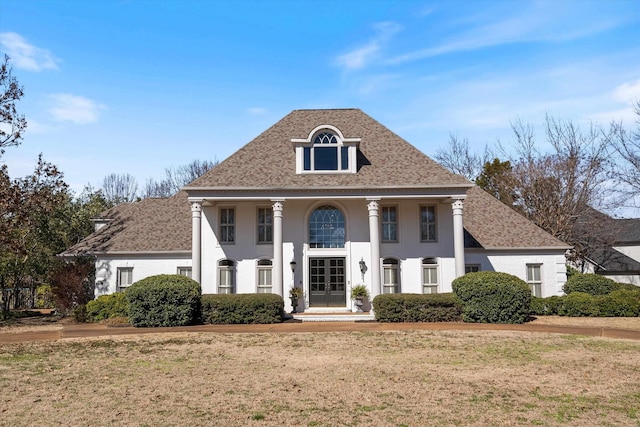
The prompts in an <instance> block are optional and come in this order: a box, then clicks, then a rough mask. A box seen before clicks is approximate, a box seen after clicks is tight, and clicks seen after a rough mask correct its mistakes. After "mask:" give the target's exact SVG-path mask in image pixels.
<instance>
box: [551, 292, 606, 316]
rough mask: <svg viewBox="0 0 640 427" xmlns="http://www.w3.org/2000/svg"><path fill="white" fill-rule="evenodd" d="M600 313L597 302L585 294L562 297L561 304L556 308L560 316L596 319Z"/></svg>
mask: <svg viewBox="0 0 640 427" xmlns="http://www.w3.org/2000/svg"><path fill="white" fill-rule="evenodd" d="M599 313H600V309H599V308H598V301H597V300H596V298H595V297H594V296H593V295H590V294H588V293H586V292H571V293H570V294H569V295H565V296H564V297H562V304H561V305H560V306H559V307H558V314H559V315H560V316H569V317H596V316H598V314H599Z"/></svg>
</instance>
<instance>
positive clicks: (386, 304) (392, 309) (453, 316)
mask: <svg viewBox="0 0 640 427" xmlns="http://www.w3.org/2000/svg"><path fill="white" fill-rule="evenodd" d="M373 309H374V312H375V314H376V320H377V321H378V322H455V321H459V320H461V313H462V305H461V303H460V301H459V300H458V299H457V298H456V297H455V295H454V294H452V293H447V294H385V295H378V296H377V297H375V298H374V299H373Z"/></svg>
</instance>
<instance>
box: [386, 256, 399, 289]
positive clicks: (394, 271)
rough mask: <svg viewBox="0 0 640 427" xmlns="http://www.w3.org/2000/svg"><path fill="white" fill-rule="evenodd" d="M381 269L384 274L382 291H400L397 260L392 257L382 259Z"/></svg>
mask: <svg viewBox="0 0 640 427" xmlns="http://www.w3.org/2000/svg"><path fill="white" fill-rule="evenodd" d="M382 270H383V276H384V282H383V284H382V293H385V294H397V293H398V292H400V286H399V285H400V283H399V281H398V277H399V276H398V260H397V259H394V258H385V259H384V260H382Z"/></svg>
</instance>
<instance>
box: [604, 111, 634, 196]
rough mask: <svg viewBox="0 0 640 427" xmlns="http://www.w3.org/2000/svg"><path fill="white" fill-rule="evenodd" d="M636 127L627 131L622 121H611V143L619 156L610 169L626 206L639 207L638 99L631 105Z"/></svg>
mask: <svg viewBox="0 0 640 427" xmlns="http://www.w3.org/2000/svg"><path fill="white" fill-rule="evenodd" d="M633 110H634V112H635V114H636V125H637V127H636V129H635V130H634V131H627V130H626V129H625V128H624V127H623V125H622V122H613V123H611V130H610V133H609V136H610V138H611V144H612V146H613V148H614V150H615V152H616V154H617V155H618V156H619V157H620V160H621V162H616V163H615V167H614V168H613V169H612V175H613V177H614V178H615V179H616V180H617V181H618V182H620V183H621V186H620V187H619V190H620V192H621V194H622V197H623V198H624V200H625V202H626V203H625V204H626V207H635V208H640V101H636V103H635V104H634V106H633Z"/></svg>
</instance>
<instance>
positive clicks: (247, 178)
mask: <svg viewBox="0 0 640 427" xmlns="http://www.w3.org/2000/svg"><path fill="white" fill-rule="evenodd" d="M321 125H332V126H335V127H336V128H338V129H339V130H340V131H341V132H342V134H343V135H344V137H345V138H351V137H353V138H361V142H360V145H359V152H358V173H356V174H351V173H340V174H331V173H323V174H296V156H295V149H294V144H293V143H292V142H291V139H292V138H307V137H308V136H309V133H310V132H311V131H312V130H313V129H314V128H316V127H317V126H321ZM471 185H472V184H471V183H470V182H469V181H467V180H466V179H465V178H463V177H462V176H460V175H456V174H453V173H451V172H450V171H448V170H447V169H445V168H444V167H443V166H441V165H440V164H438V163H437V162H435V161H434V160H432V159H430V158H429V157H427V156H426V155H425V154H424V153H422V152H421V151H420V150H418V149H417V148H415V147H414V146H413V145H411V144H409V143H408V142H407V141H405V140H404V139H402V138H401V137H399V136H398V135H396V134H395V133H393V132H392V131H390V130H389V129H387V128H386V127H385V126H383V125H381V124H380V123H378V122H377V121H376V120H374V119H373V118H371V117H370V116H368V115H367V114H365V113H363V112H362V111H361V110H359V109H340V110H295V111H292V112H291V113H289V114H288V115H287V116H285V117H284V118H283V119H282V120H280V121H279V122H277V123H276V124H274V125H273V126H272V127H270V128H269V129H267V130H266V131H265V132H263V133H262V134H260V135H259V136H258V137H256V138H255V139H254V140H253V141H251V142H249V143H248V144H246V145H245V146H244V147H242V148H241V149H239V150H238V151H236V152H235V153H234V154H232V155H231V156H230V157H229V158H227V159H226V160H225V161H223V162H221V163H220V164H218V165H217V166H216V167H215V168H213V169H211V170H210V171H208V172H207V173H205V174H204V175H203V176H201V177H200V178H198V179H196V180H195V181H193V182H191V183H190V184H188V185H187V186H185V187H184V189H185V190H196V189H198V190H202V189H313V188H318V189H331V188H340V189H343V188H372V187H377V188H383V187H387V188H388V187H418V188H425V187H465V186H469V187H470V186H471Z"/></svg>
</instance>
